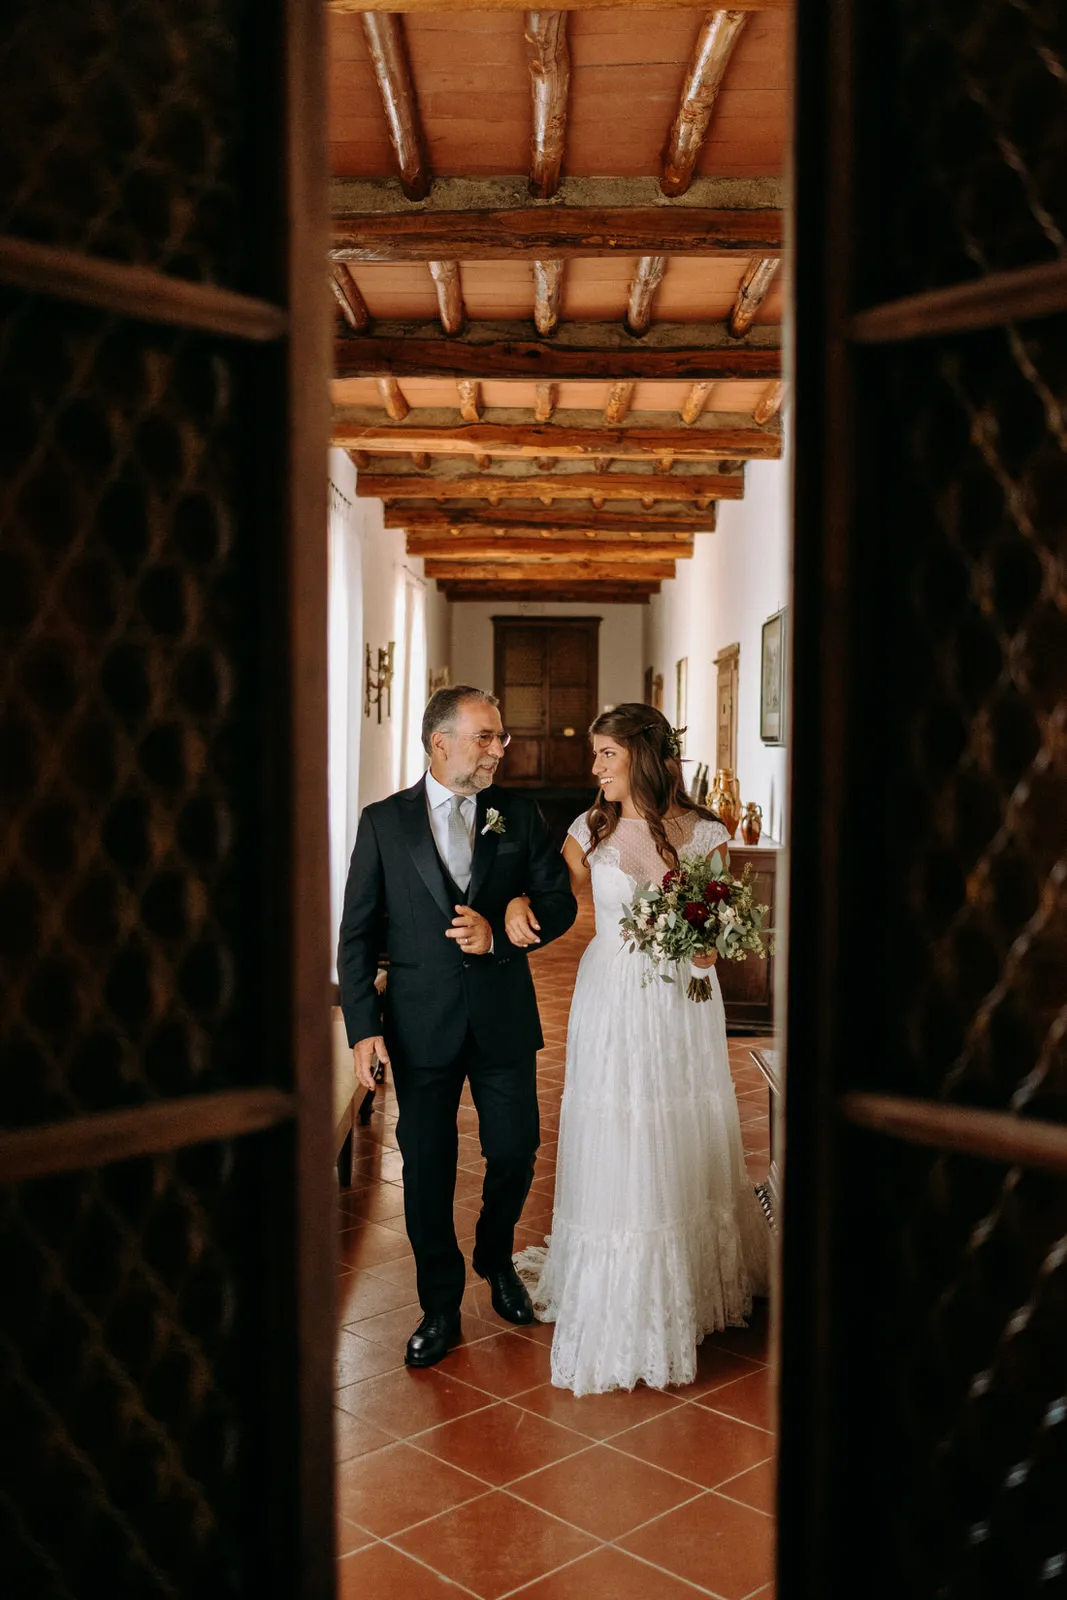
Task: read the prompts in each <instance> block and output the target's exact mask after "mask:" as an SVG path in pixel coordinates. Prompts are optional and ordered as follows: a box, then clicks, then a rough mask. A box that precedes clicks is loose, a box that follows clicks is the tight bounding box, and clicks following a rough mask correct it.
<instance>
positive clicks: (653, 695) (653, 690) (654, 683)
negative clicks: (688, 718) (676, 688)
mask: <svg viewBox="0 0 1067 1600" xmlns="http://www.w3.org/2000/svg"><path fill="white" fill-rule="evenodd" d="M645 705H646V706H654V707H655V709H656V710H657V711H662V710H663V674H662V672H657V671H656V669H655V667H646V668H645Z"/></svg>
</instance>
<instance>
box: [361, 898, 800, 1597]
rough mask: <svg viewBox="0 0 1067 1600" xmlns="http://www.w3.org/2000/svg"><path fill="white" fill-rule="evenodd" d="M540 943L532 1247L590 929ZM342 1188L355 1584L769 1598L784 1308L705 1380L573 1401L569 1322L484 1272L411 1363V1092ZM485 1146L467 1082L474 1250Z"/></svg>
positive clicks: (746, 1086) (751, 1151)
mask: <svg viewBox="0 0 1067 1600" xmlns="http://www.w3.org/2000/svg"><path fill="white" fill-rule="evenodd" d="M591 922H592V913H591V907H590V906H589V904H588V903H587V902H585V903H583V904H582V907H581V910H580V913H579V918H578V922H577V924H576V925H575V927H574V928H573V929H572V931H571V932H570V933H569V934H568V935H566V936H565V937H564V938H562V939H560V940H558V941H557V942H556V943H555V944H554V945H552V946H550V948H549V949H548V950H547V951H545V952H543V953H542V954H539V955H537V956H535V958H534V961H533V970H534V974H535V977H536V980H537V988H538V994H539V1000H540V1006H541V1015H542V1020H543V1023H544V1033H545V1048H544V1050H543V1051H542V1052H541V1055H540V1058H539V1068H538V1081H539V1096H540V1103H541V1117H542V1141H543V1142H542V1145H541V1151H540V1154H539V1157H538V1165H537V1175H536V1177H535V1179H534V1184H533V1189H532V1191H531V1194H530V1197H529V1201H528V1203H527V1206H526V1210H525V1212H524V1214H523V1224H522V1226H521V1227H520V1230H519V1233H518V1236H517V1241H516V1242H517V1245H518V1247H520V1248H521V1247H522V1246H525V1245H527V1244H536V1243H540V1242H541V1241H542V1239H543V1237H544V1234H545V1232H546V1231H547V1230H548V1228H549V1225H550V1220H551V1211H552V1193H553V1186H554V1173H555V1153H556V1134H557V1130H558V1118H559V1102H560V1097H561V1095H562V1090H563V1075H564V1060H565V1045H566V1026H567V1010H568V1006H569V1003H570V995H571V990H572V987H573V983H574V974H575V970H576V967H577V963H578V959H579V957H580V955H581V952H582V949H583V948H584V945H585V943H586V941H587V940H588V938H589V936H590V933H591ZM730 1057H731V1066H732V1069H733V1075H734V1081H735V1084H736V1088H737V1094H738V1100H739V1104H740V1107H741V1118H742V1124H743V1130H744V1137H745V1149H746V1153H747V1155H748V1162H749V1170H750V1172H751V1174H752V1177H753V1181H755V1182H758V1181H760V1179H762V1178H763V1177H764V1176H765V1175H766V1170H767V1161H768V1119H767V1092H766V1087H765V1085H764V1084H763V1080H762V1078H761V1077H760V1075H759V1072H758V1070H757V1069H756V1068H755V1066H754V1065H753V1064H752V1062H751V1060H750V1058H749V1054H748V1041H745V1040H742V1039H731V1041H730ZM379 1105H380V1106H381V1109H380V1110H376V1111H375V1114H374V1117H373V1118H372V1121H371V1126H370V1127H369V1128H367V1129H363V1130H359V1138H360V1143H359V1146H358V1148H357V1150H356V1152H355V1164H354V1171H353V1187H352V1189H351V1190H349V1191H345V1192H342V1194H341V1196H340V1228H341V1232H340V1284H339V1313H340V1323H341V1329H340V1334H339V1349H338V1356H337V1378H336V1382H337V1395H336V1399H337V1406H338V1408H339V1410H338V1417H337V1424H338V1426H337V1441H338V1459H339V1463H340V1464H339V1468H338V1479H339V1481H338V1508H339V1516H338V1524H337V1538H338V1555H339V1559H340V1572H341V1581H340V1586H339V1593H340V1597H341V1600H355V1597H356V1596H357V1595H358V1596H360V1597H362V1596H366V1595H373V1596H374V1597H375V1600H400V1597H403V1600H434V1597H442V1600H443V1597H447V1596H453V1597H458V1596H460V1595H468V1596H476V1597H478V1600H503V1597H504V1596H506V1595H520V1594H521V1595H522V1596H524V1597H529V1600H577V1597H581V1600H631V1597H632V1600H638V1597H640V1600H646V1597H647V1600H682V1597H684V1596H685V1595H693V1594H705V1595H713V1596H717V1597H719V1600H747V1597H753V1600H754V1597H755V1596H759V1597H761V1600H770V1597H771V1596H772V1594H773V1586H772V1584H771V1581H770V1580H771V1574H772V1560H773V1535H774V1525H773V1519H772V1515H771V1512H772V1495H773V1466H772V1457H773V1450H774V1440H773V1437H772V1434H771V1433H770V1432H769V1431H768V1430H769V1428H770V1421H771V1408H772V1397H771V1373H770V1368H769V1366H768V1365H767V1356H768V1350H767V1326H766V1322H767V1319H766V1313H765V1309H761V1312H760V1314H759V1316H758V1317H757V1318H756V1319H755V1321H754V1324H753V1326H752V1328H750V1329H747V1330H732V1331H728V1332H725V1333H723V1334H721V1335H719V1336H718V1337H715V1338H712V1339H709V1340H707V1341H706V1342H705V1343H704V1345H703V1346H702V1348H701V1352H700V1356H701V1359H700V1371H699V1377H698V1379H697V1382H696V1383H695V1384H693V1385H691V1386H690V1387H689V1388H687V1389H685V1390H679V1391H671V1392H669V1393H662V1392H659V1391H655V1390H650V1389H644V1388H639V1389H638V1390H636V1391H634V1392H633V1393H632V1394H627V1393H619V1394H614V1395H609V1396H590V1397H586V1398H584V1399H581V1400H576V1399H575V1398H574V1397H573V1396H572V1395H570V1394H568V1393H565V1392H562V1391H560V1390H558V1389H554V1388H553V1387H552V1385H551V1383H550V1381H549V1344H550V1341H551V1329H550V1328H549V1327H547V1326H543V1325H535V1326H534V1327H533V1328H530V1329H526V1330H514V1331H513V1330H510V1329H508V1328H507V1327H506V1325H505V1324H504V1323H502V1322H501V1321H500V1320H499V1318H497V1317H496V1316H495V1315H494V1313H493V1311H492V1308H491V1307H490V1305H489V1300H488V1293H487V1291H486V1290H485V1289H484V1287H483V1285H482V1284H481V1283H480V1282H479V1280H477V1279H476V1278H474V1275H473V1273H470V1272H469V1280H470V1283H469V1287H468V1290H467V1295H466V1299H465V1301H464V1306H463V1327H464V1337H463V1343H462V1345H461V1346H460V1347H459V1348H458V1349H457V1350H455V1351H454V1352H453V1353H452V1354H451V1355H450V1356H449V1357H448V1358H447V1359H446V1360H445V1361H444V1362H443V1363H442V1364H441V1365H440V1366H438V1367H436V1368H433V1369H431V1370H429V1371H425V1372H411V1371H409V1370H408V1369H407V1368H405V1367H404V1365H403V1352H404V1345H405V1342H406V1340H407V1337H408V1335H409V1333H410V1332H411V1330H412V1328H413V1327H414V1326H415V1324H416V1322H417V1321H418V1318H419V1310H418V1306H417V1304H416V1301H415V1291H414V1266H413V1263H412V1260H411V1255H410V1251H409V1248H408V1244H407V1239H406V1236H405V1234H404V1222H403V1215H402V1211H403V1200H402V1193H401V1186H400V1185H401V1160H400V1154H399V1151H398V1150H397V1149H396V1144H395V1140H394V1138H393V1130H394V1127H395V1120H396V1106H395V1101H394V1100H393V1098H392V1095H391V1092H389V1091H388V1090H387V1091H386V1092H385V1093H384V1094H382V1093H380V1094H379ZM480 1173H481V1156H480V1152H479V1147H478V1140H477V1123H476V1117H475V1112H474V1108H473V1106H472V1105H471V1103H470V1097H469V1094H465V1096H464V1104H463V1106H462V1108H461V1110H460V1174H459V1182H458V1185H457V1195H456V1215H457V1219H458V1234H459V1240H460V1243H461V1245H462V1246H463V1247H464V1249H465V1250H468V1251H469V1248H470V1245H471V1241H472V1239H473V1235H474V1224H475V1219H476V1216H477V1211H478V1205H479V1192H480V1184H481V1178H480Z"/></svg>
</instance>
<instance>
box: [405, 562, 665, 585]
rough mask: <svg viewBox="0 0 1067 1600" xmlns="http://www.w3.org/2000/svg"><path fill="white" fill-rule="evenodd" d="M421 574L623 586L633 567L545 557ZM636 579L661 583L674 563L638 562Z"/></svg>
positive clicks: (436, 566)
mask: <svg viewBox="0 0 1067 1600" xmlns="http://www.w3.org/2000/svg"><path fill="white" fill-rule="evenodd" d="M425 572H426V576H427V577H428V578H436V579H437V580H438V582H440V583H463V582H468V583H477V582H479V581H481V582H491V581H492V580H493V579H495V578H504V579H506V580H507V582H508V583H514V584H519V583H531V582H532V583H536V582H537V581H538V579H544V578H547V579H550V580H551V581H552V582H553V583H583V582H585V581H587V580H588V579H593V580H594V581H595V582H601V583H610V582H614V583H626V582H627V581H628V580H629V579H630V578H632V577H633V576H634V568H633V566H632V565H631V564H630V563H628V562H623V561H615V562H612V561H574V560H571V561H553V560H551V559H547V558H546V560H545V561H543V562H528V563H525V564H523V563H520V562H508V563H506V565H495V564H493V563H492V562H479V561H437V560H429V561H427V562H426V566H425ZM637 576H638V577H639V578H641V579H643V580H644V581H645V582H648V583H654V582H659V583H662V582H664V581H665V580H666V579H669V578H673V577H674V562H673V561H647V562H642V564H641V570H640V572H639V573H638V574H637Z"/></svg>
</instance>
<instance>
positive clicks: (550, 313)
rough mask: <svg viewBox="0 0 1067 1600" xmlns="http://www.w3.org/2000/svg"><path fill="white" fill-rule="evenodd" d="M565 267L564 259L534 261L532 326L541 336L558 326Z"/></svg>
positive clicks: (546, 335) (551, 331)
mask: <svg viewBox="0 0 1067 1600" xmlns="http://www.w3.org/2000/svg"><path fill="white" fill-rule="evenodd" d="M566 269H567V263H566V262H565V261H535V262H534V264H533V279H534V327H535V328H536V329H537V331H538V333H539V334H540V335H541V337H542V338H547V337H548V335H549V334H550V333H554V332H555V331H556V327H557V326H558V323H559V311H560V306H561V305H562V303H563V277H564V273H565V272H566Z"/></svg>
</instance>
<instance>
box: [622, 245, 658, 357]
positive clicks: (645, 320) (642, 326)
mask: <svg viewBox="0 0 1067 1600" xmlns="http://www.w3.org/2000/svg"><path fill="white" fill-rule="evenodd" d="M666 270H667V257H666V256H642V257H641V259H640V261H639V262H638V263H637V271H636V272H635V273H634V276H633V282H632V283H631V284H630V299H629V303H628V304H627V307H626V328H627V331H628V332H629V333H632V334H633V336H634V338H635V339H637V338H640V337H641V335H642V334H644V333H647V332H648V330H649V326H650V324H651V322H652V304H653V301H654V300H655V298H656V290H657V289H658V288H659V286H660V284H661V283H662V282H663V274H664V273H665V272H666Z"/></svg>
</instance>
